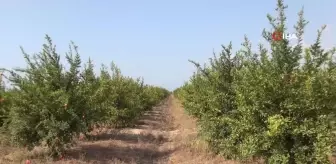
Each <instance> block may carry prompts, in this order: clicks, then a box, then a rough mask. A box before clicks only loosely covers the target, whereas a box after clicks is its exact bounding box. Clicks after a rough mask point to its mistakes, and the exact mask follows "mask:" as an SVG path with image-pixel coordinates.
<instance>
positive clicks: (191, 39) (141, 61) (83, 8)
mask: <svg viewBox="0 0 336 164" xmlns="http://www.w3.org/2000/svg"><path fill="white" fill-rule="evenodd" d="M285 3H286V4H288V5H289V8H288V10H287V16H288V17H289V20H288V23H289V25H290V27H292V25H293V23H294V22H295V21H296V20H297V15H296V14H297V12H298V11H299V10H300V8H301V7H302V6H303V5H304V7H305V17H306V19H308V20H309V21H310V24H309V25H308V28H307V30H306V31H307V32H306V34H305V42H306V43H307V44H308V43H311V42H312V41H313V39H314V38H315V36H316V30H317V29H318V28H319V27H320V26H321V25H323V24H327V25H328V26H329V27H328V28H327V32H326V33H325V35H324V39H323V40H324V46H326V47H331V46H333V45H335V43H336V17H335V15H336V10H335V7H336V1H335V0H319V1H317V0H287V1H285ZM275 4H276V1H275V0H257V1H251V0H244V1H243V0H230V1H229V0H169V1H168V0H165V1H164V0H119V1H116V0H100V1H98V0H97V1H94V0H78V1H75V0H73V1H69V0H57V1H56V0H55V1H45V0H43V1H42V0H21V1H19V0H11V1H1V5H0V21H1V22H0V34H1V35H0V45H1V46H0V57H1V58H0V67H6V68H13V67H17V66H21V67H22V66H25V62H24V60H23V58H22V54H21V52H20V49H19V46H23V47H24V49H25V50H26V51H27V52H28V53H34V52H39V51H40V50H41V45H42V44H43V43H44V35H45V34H49V35H50V36H51V37H52V39H53V40H54V43H55V44H56V45H57V46H58V50H59V52H61V53H62V54H63V53H64V52H66V51H67V47H68V43H69V42H70V41H71V40H73V41H74V42H75V43H76V44H77V45H78V46H79V50H80V53H81V55H82V57H83V59H84V60H87V59H88V57H89V56H90V57H91V58H92V59H93V60H94V62H95V63H96V65H97V66H100V64H101V63H105V64H109V63H110V61H114V62H115V63H116V64H117V65H118V66H119V67H120V68H121V70H122V72H123V73H124V74H125V75H128V76H133V77H139V76H142V77H144V78H145V81H146V82H147V83H149V84H154V85H160V86H163V87H166V88H167V89H171V90H172V89H174V88H176V87H178V86H180V85H182V84H183V83H184V81H186V80H188V78H189V77H190V75H192V72H193V71H194V70H195V69H194V67H193V65H192V64H190V63H189V62H188V59H193V60H195V61H198V62H201V63H203V62H205V61H207V59H208V58H209V57H211V56H212V51H213V50H215V51H216V52H218V51H219V50H220V45H221V44H227V43H229V42H230V41H232V42H233V44H234V48H235V49H237V48H239V46H240V43H241V42H242V41H243V36H244V34H247V35H248V37H249V38H250V40H251V41H252V43H255V44H254V46H255V47H256V46H257V44H256V43H258V41H259V40H260V39H261V31H262V29H263V28H264V27H266V28H268V27H269V25H268V21H267V19H266V14H267V13H271V14H272V13H274V12H275V11H274V8H275V7H276V5H275ZM291 30H293V29H291Z"/></svg>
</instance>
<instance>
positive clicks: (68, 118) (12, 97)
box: [0, 36, 169, 156]
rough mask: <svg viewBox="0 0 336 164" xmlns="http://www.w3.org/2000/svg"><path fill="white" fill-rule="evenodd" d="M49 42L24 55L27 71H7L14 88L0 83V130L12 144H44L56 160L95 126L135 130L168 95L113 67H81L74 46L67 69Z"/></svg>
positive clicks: (90, 63)
mask: <svg viewBox="0 0 336 164" xmlns="http://www.w3.org/2000/svg"><path fill="white" fill-rule="evenodd" d="M46 40H47V44H44V45H43V50H42V52H40V53H38V54H35V55H28V54H27V53H25V52H24V51H22V52H23V54H24V58H25V59H26V61H27V67H26V68H24V69H12V70H9V69H3V72H4V75H3V76H2V77H5V78H4V79H7V80H8V81H9V84H10V85H11V87H9V86H8V85H7V86H5V85H4V84H3V81H2V80H1V82H2V85H1V88H0V99H1V101H0V126H1V128H2V129H1V130H2V133H3V134H2V135H7V136H9V137H10V139H11V141H12V142H11V143H12V144H15V145H18V146H27V147H28V148H33V147H34V146H38V145H41V144H45V145H46V146H47V147H48V148H49V150H50V154H51V155H53V156H58V155H60V154H61V153H63V151H64V150H65V149H66V148H67V147H68V146H71V144H72V143H73V141H74V138H76V137H77V136H78V135H79V134H80V133H84V134H87V133H88V132H90V131H91V130H92V128H93V127H94V126H95V125H102V124H104V125H112V126H115V127H123V126H129V125H132V123H133V122H134V121H135V120H136V119H137V118H138V117H139V116H140V115H141V113H142V112H143V111H145V110H148V109H150V108H151V107H152V106H153V105H155V104H157V103H159V102H160V101H161V100H163V99H164V98H165V97H166V96H168V94H169V92H168V91H167V90H165V89H163V88H159V87H154V86H150V85H145V84H144V82H143V80H142V79H140V78H138V79H133V78H130V77H126V76H123V75H122V74H121V72H120V69H119V68H118V67H117V66H116V65H115V64H114V63H112V64H111V66H110V67H107V66H105V65H102V67H101V69H100V74H99V75H96V74H95V71H94V65H93V63H92V61H91V60H89V61H88V62H87V63H85V64H84V67H82V61H81V58H80V56H79V54H78V51H77V46H75V45H74V44H73V43H72V44H70V46H69V47H70V50H69V52H68V53H67V54H66V61H67V64H68V65H64V64H62V63H61V62H60V60H61V57H60V55H59V54H58V53H57V52H56V49H55V45H53V43H52V40H51V39H50V37H48V36H46ZM5 75H6V76H5Z"/></svg>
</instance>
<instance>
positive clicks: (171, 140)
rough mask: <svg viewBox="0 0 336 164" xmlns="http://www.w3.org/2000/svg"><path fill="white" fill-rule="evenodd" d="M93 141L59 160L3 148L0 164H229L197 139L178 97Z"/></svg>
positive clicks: (37, 151) (100, 132) (40, 152)
mask: <svg viewBox="0 0 336 164" xmlns="http://www.w3.org/2000/svg"><path fill="white" fill-rule="evenodd" d="M92 134H93V136H92V138H93V139H90V140H82V141H78V143H77V146H75V147H73V148H72V149H71V150H69V151H68V152H67V153H66V154H65V157H64V158H63V159H62V160H59V161H51V160H50V159H47V158H46V157H44V156H43V150H42V149H38V148H36V149H35V150H33V151H32V152H26V151H25V150H22V149H15V148H11V147H1V148H0V149H1V150H0V163H1V164H8V163H25V161H26V160H27V159H30V161H31V164H35V163H58V164H70V163H72V164H84V163H85V164H88V163H92V164H93V163H96V164H123V163H131V164H133V163H134V164H217V163H218V164H219V163H220V164H225V163H227V164H229V163H235V162H233V161H227V160H224V159H223V158H221V157H218V156H215V155H212V154H211V153H210V152H209V151H208V149H207V147H206V144H205V143H203V142H201V141H200V140H198V139H197V132H196V122H195V120H194V119H192V118H190V117H189V116H188V115H186V114H185V113H184V110H183V108H182V107H181V105H180V103H179V102H178V100H177V99H176V98H174V97H173V96H170V97H168V98H167V99H166V100H164V101H163V102H162V103H161V104H159V105H158V106H156V107H154V108H153V110H151V111H148V112H146V113H145V114H144V116H143V117H142V119H140V120H139V121H138V122H137V124H136V126H135V127H133V128H123V129H107V128H100V129H98V128H97V129H95V130H94V131H93V132H92Z"/></svg>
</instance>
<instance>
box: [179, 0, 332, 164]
mask: <svg viewBox="0 0 336 164" xmlns="http://www.w3.org/2000/svg"><path fill="white" fill-rule="evenodd" d="M285 8H286V6H285V5H284V4H283V0H277V9H276V11H277V12H278V13H279V14H278V16H277V17H276V18H273V17H272V16H270V15H268V19H269V21H270V24H271V26H272V27H273V29H272V30H273V31H279V32H284V31H286V26H285V21H286V17H285V14H284V10H285ZM298 15H299V20H298V22H297V24H296V26H295V29H296V35H297V37H298V42H297V45H295V46H290V44H289V41H288V40H286V39H283V40H281V41H273V40H272V38H271V34H272V33H271V32H267V31H266V30H264V31H263V37H264V38H265V40H266V41H268V43H269V46H270V49H267V48H265V47H264V46H263V45H259V52H257V53H254V52H252V50H251V43H250V41H249V40H248V39H247V37H245V41H244V43H243V44H242V45H243V48H242V49H241V50H240V51H238V52H237V53H236V54H235V55H233V54H232V47H231V44H229V45H228V46H223V50H222V52H221V53H220V54H219V56H214V57H213V58H212V59H210V64H208V65H205V66H204V67H201V66H200V65H199V64H198V63H195V62H193V61H191V62H192V63H194V64H195V65H196V67H197V68H198V71H197V72H195V73H194V75H193V76H192V77H191V79H190V80H189V82H187V83H186V84H185V85H184V86H182V87H181V88H178V89H177V90H175V91H174V93H175V95H176V97H178V98H179V99H180V100H181V101H182V103H183V105H184V108H185V110H186V111H187V112H188V113H189V114H191V115H193V116H195V117H196V118H198V123H199V125H200V134H201V135H202V136H203V137H204V139H205V140H206V141H208V143H209V144H210V146H211V148H212V149H213V150H214V151H215V152H217V153H219V154H222V155H224V156H226V157H227V158H233V159H240V160H248V159H253V158H260V157H261V158H263V159H265V160H266V163H276V164H278V163H284V164H287V163H289V164H295V163H297V164H299V163H302V164H305V163H329V160H328V157H330V155H331V153H332V149H333V145H334V139H335V135H334V133H333V132H334V130H335V126H334V124H333V122H334V121H333V120H335V117H334V114H335V112H336V85H335V84H336V62H335V59H334V58H333V57H334V56H333V55H334V54H335V49H333V50H331V51H326V50H324V49H323V48H322V47H321V43H320V38H321V34H322V31H323V29H324V28H325V27H323V28H322V29H321V30H319V31H318V34H317V39H316V41H315V43H314V44H312V45H311V46H310V47H308V48H303V47H302V38H303V33H304V27H305V26H306V24H307V21H306V20H305V19H304V18H303V11H300V12H299V14H298Z"/></svg>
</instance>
